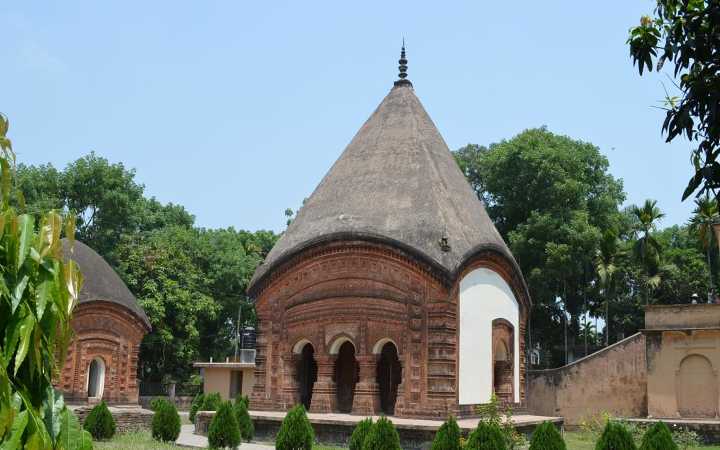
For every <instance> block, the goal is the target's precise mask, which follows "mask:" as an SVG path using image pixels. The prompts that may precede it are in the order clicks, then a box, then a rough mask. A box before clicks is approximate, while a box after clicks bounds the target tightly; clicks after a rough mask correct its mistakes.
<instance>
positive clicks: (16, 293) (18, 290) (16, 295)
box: [11, 275, 30, 313]
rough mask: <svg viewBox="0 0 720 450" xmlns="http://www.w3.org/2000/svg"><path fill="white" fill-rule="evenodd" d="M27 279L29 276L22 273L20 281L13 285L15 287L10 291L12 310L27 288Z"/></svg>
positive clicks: (28, 279)
mask: <svg viewBox="0 0 720 450" xmlns="http://www.w3.org/2000/svg"><path fill="white" fill-rule="evenodd" d="M28 281H30V277H29V276H27V275H24V276H23V277H22V279H21V280H20V282H19V283H18V284H17V285H16V286H15V289H13V292H12V305H11V306H12V312H13V313H14V312H15V309H17V307H18V305H19V304H20V300H22V296H23V294H24V293H25V288H27V285H28Z"/></svg>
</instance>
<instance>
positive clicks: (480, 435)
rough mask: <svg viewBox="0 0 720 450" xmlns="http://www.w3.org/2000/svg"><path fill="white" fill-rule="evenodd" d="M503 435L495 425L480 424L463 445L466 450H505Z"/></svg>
mask: <svg viewBox="0 0 720 450" xmlns="http://www.w3.org/2000/svg"><path fill="white" fill-rule="evenodd" d="M505 442H506V441H505V435H503V432H502V430H501V429H500V427H499V426H498V425H497V424H496V423H489V422H480V423H478V426H477V428H475V431H473V432H472V433H471V434H470V437H469V438H468V440H467V443H466V444H465V449H466V450H507V444H506V443H505Z"/></svg>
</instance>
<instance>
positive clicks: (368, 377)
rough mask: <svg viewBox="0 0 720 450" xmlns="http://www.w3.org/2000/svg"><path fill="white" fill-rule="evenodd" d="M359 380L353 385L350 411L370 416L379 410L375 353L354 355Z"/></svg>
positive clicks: (376, 358)
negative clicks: (358, 371)
mask: <svg viewBox="0 0 720 450" xmlns="http://www.w3.org/2000/svg"><path fill="white" fill-rule="evenodd" d="M356 359H357V362H358V365H359V366H360V380H359V381H358V383H357V384H356V385H355V396H354V397H353V406H352V413H353V414H358V415H363V416H370V415H374V414H378V413H379V412H380V388H379V386H378V383H377V361H378V356H377V355H373V354H370V355H362V356H356Z"/></svg>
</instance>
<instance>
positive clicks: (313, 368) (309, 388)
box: [297, 343, 317, 411]
mask: <svg viewBox="0 0 720 450" xmlns="http://www.w3.org/2000/svg"><path fill="white" fill-rule="evenodd" d="M315 381H317V362H316V361H315V349H314V348H313V346H312V344H309V343H308V344H305V345H304V346H303V348H302V350H301V351H300V360H299V361H298V368H297V382H298V387H299V389H300V403H302V404H303V406H305V410H307V411H309V410H310V403H311V402H312V394H313V385H314V384H315Z"/></svg>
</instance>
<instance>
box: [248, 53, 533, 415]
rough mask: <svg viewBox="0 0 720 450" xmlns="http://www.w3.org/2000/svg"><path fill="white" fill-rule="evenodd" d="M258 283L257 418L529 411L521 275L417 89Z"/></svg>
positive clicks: (340, 168)
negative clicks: (495, 408)
mask: <svg viewBox="0 0 720 450" xmlns="http://www.w3.org/2000/svg"><path fill="white" fill-rule="evenodd" d="M399 62H400V79H399V80H398V81H396V82H395V83H394V86H393V88H392V89H391V91H390V93H389V94H388V95H387V96H386V97H385V99H384V100H383V101H382V102H381V103H380V106H378V108H377V109H376V110H375V112H374V113H373V114H372V115H371V116H370V118H369V119H368V120H367V122H365V124H364V125H363V126H362V128H361V129H360V131H359V132H358V133H357V134H356V136H355V137H354V138H353V140H352V141H351V142H350V144H349V145H348V146H347V148H346V149H345V151H344V152H343V153H342V155H341V156H340V158H339V159H338V160H337V161H336V162H335V164H334V165H333V166H332V168H331V169H330V171H329V172H328V173H327V174H326V175H325V177H324V179H323V180H322V182H321V183H320V185H319V186H318V187H317V188H316V189H315V191H314V192H313V194H312V195H311V196H310V197H309V198H308V200H307V202H306V203H305V204H304V206H303V207H302V208H301V209H300V211H299V212H298V214H297V216H296V218H295V220H294V221H293V222H292V223H291V224H290V225H289V227H288V229H287V230H286V232H285V233H284V234H283V235H282V237H281V238H280V239H279V240H278V242H277V244H276V245H275V247H274V248H273V249H272V250H271V251H270V253H269V254H268V256H267V258H266V260H265V262H264V263H263V264H262V265H261V266H260V267H258V269H257V271H256V272H255V275H254V277H253V279H252V280H251V282H250V286H249V289H248V293H249V295H250V296H251V297H252V298H254V299H255V301H256V307H257V315H258V343H257V351H258V355H257V359H256V369H255V386H254V390H253V394H252V399H251V404H252V405H253V409H258V410H286V409H287V408H289V407H291V406H292V405H295V404H298V403H302V404H304V405H305V406H306V408H308V409H309V410H310V411H311V412H344V413H352V414H363V415H365V414H380V413H384V414H388V415H395V416H400V417H443V418H444V417H446V416H447V415H448V414H449V413H452V414H455V415H460V416H462V415H466V414H470V413H473V410H474V407H475V406H476V405H478V404H481V403H486V402H487V401H488V400H489V399H490V397H491V395H492V393H493V392H494V393H495V394H496V395H497V396H498V397H499V398H500V399H501V400H502V401H504V402H507V403H513V404H519V403H522V402H523V400H524V398H525V391H524V385H525V383H524V377H525V329H526V324H527V321H528V311H529V309H530V296H529V294H528V291H527V287H526V285H525V282H524V280H523V276H522V273H521V271H520V269H519V267H518V265H517V263H516V261H515V259H514V258H513V255H512V254H511V253H510V251H509V249H508V247H507V245H506V244H505V242H504V241H503V239H502V237H501V236H500V234H499V233H498V232H497V230H496V229H495V227H494V225H493V223H492V221H491V220H490V218H489V216H488V214H487V212H486V211H485V208H484V205H483V204H482V202H481V201H479V200H478V198H477V196H476V195H475V193H474V192H473V190H472V188H471V187H470V185H469V184H468V183H467V181H466V179H465V177H464V175H463V174H462V172H461V171H460V168H459V167H458V165H457V164H456V162H455V160H454V158H453V156H452V154H451V153H450V150H449V149H448V147H447V145H446V143H445V142H444V140H443V138H442V137H441V136H440V133H439V132H438V130H437V128H436V127H435V124H434V123H433V122H432V120H431V119H430V117H429V116H428V114H427V112H426V111H425V109H424V108H423V106H422V104H421V103H420V101H419V100H418V98H417V97H416V95H415V91H414V88H413V85H412V83H411V82H410V81H409V80H408V79H407V60H406V59H405V49H404V48H403V51H402V55H401V58H400V61H399Z"/></svg>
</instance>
